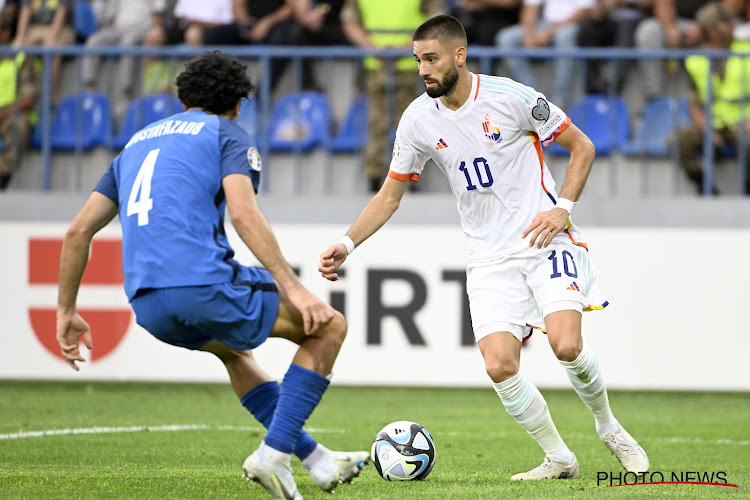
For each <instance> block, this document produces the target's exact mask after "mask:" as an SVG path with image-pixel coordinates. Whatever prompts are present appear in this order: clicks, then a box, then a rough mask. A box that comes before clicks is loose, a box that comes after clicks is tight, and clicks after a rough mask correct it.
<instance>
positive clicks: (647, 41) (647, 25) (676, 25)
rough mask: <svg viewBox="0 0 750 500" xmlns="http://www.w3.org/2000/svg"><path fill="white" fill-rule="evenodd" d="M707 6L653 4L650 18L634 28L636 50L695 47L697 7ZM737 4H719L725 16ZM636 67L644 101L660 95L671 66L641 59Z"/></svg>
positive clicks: (690, 1) (698, 2)
mask: <svg viewBox="0 0 750 500" xmlns="http://www.w3.org/2000/svg"><path fill="white" fill-rule="evenodd" d="M740 1H742V0H740ZM711 2H712V0H680V1H677V0H654V17H652V18H649V19H645V20H644V21H642V22H641V23H640V24H639V25H638V27H637V28H636V31H635V45H636V47H637V48H639V49H653V50H663V49H667V48H675V49H684V48H691V47H697V46H698V45H699V44H700V43H701V30H700V28H699V27H698V24H697V23H696V19H695V16H696V14H697V12H698V10H699V9H700V8H701V7H703V6H704V5H707V4H709V3H711ZM737 2H738V0H722V1H721V3H722V5H723V7H724V8H725V10H727V11H729V12H732V11H733V10H734V9H736V7H735V5H736V4H737ZM640 66H641V72H642V73H643V93H644V95H645V96H646V99H647V100H648V99H651V98H654V97H659V96H662V95H664V94H665V93H666V85H665V69H667V68H672V67H673V66H674V65H673V64H671V63H667V64H666V65H665V63H664V61H663V60H661V59H644V60H642V61H641V62H640ZM674 67H675V69H676V66H674Z"/></svg>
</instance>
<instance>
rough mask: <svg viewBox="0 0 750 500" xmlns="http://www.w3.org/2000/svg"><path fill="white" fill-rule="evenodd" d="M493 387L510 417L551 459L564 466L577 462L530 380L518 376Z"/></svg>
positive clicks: (519, 374)
mask: <svg viewBox="0 0 750 500" xmlns="http://www.w3.org/2000/svg"><path fill="white" fill-rule="evenodd" d="M492 385H493V387H494V388H495V392H497V395H498V396H500V400H501V401H502V402H503V406H505V409H506V410H508V413H510V414H511V416H512V417H513V418H514V419H516V422H518V424H519V425H520V426H521V427H523V428H524V429H526V432H528V433H529V434H531V436H532V437H533V438H534V439H535V440H536V442H537V443H539V446H541V447H542V449H543V450H544V453H545V454H546V455H547V456H548V457H550V458H552V459H554V460H555V461H556V462H562V463H570V462H572V461H573V453H572V452H571V451H570V450H569V449H568V447H567V446H566V445H565V443H564V442H563V440H562V438H561V437H560V433H559V432H557V428H556V427H555V424H554V423H553V422H552V417H550V414H549V410H548V409H547V402H546V401H544V398H543V397H542V394H541V393H540V392H539V390H538V389H537V388H536V387H535V386H534V384H532V383H531V381H530V380H529V379H528V378H526V377H525V376H523V375H522V374H521V373H517V374H516V375H514V376H513V377H511V378H509V379H508V380H504V381H503V382H500V383H499V384H492Z"/></svg>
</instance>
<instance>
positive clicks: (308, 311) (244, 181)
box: [221, 173, 333, 335]
mask: <svg viewBox="0 0 750 500" xmlns="http://www.w3.org/2000/svg"><path fill="white" fill-rule="evenodd" d="M221 182H222V187H223V189H224V194H225V196H226V199H227V209H228V210H229V217H230V218H231V220H232V224H233V225H234V228H235V229H236V230H237V233H238V234H239V235H240V238H242V241H244V242H245V244H246V245H247V246H248V248H249V249H250V251H251V252H253V255H255V257H257V258H258V260H259V261H260V262H261V264H263V267H265V268H266V269H267V270H268V272H270V273H271V275H272V276H273V278H274V279H275V280H276V282H277V283H278V285H279V286H280V287H281V288H283V289H284V290H285V291H286V293H287V295H288V296H289V300H290V301H291V302H292V304H294V306H295V307H296V308H297V309H299V311H300V313H301V314H302V318H303V321H304V329H305V333H306V334H308V335H309V334H311V333H314V332H315V331H316V330H317V329H318V328H320V327H321V326H322V325H324V324H326V323H328V322H329V321H331V319H332V318H333V309H332V308H331V307H330V306H329V305H328V304H326V303H325V302H323V301H322V300H320V299H319V298H318V297H316V296H315V295H313V294H312V293H310V292H309V291H308V290H307V289H306V288H305V287H304V286H302V283H300V281H299V280H298V279H297V275H295V274H294V271H293V270H292V268H291V267H290V266H289V264H288V263H287V261H286V260H285V259H284V256H283V255H282V254H281V249H280V248H279V244H278V242H277V241H276V237H275V236H274V234H273V232H272V231H271V227H270V226H269V225H268V222H267V221H266V218H265V216H263V213H262V212H261V211H260V207H259V206H258V200H257V198H256V196H255V189H254V187H253V182H252V180H251V179H250V177H248V176H247V175H244V174H241V173H236V174H230V175H227V176H225V177H224V178H223V179H222V181H221Z"/></svg>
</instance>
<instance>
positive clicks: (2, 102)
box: [0, 52, 37, 125]
mask: <svg viewBox="0 0 750 500" xmlns="http://www.w3.org/2000/svg"><path fill="white" fill-rule="evenodd" d="M25 61H26V54H24V53H23V52H20V53H18V54H17V55H16V58H15V60H13V59H5V60H3V61H0V108H4V107H5V106H11V105H13V103H14V102H15V101H16V99H17V97H18V96H17V95H16V83H17V79H18V76H19V73H20V72H21V71H22V68H23V63H24V62H25ZM28 113H29V119H30V120H31V124H32V125H35V124H36V122H37V113H36V110H34V109H32V110H30V111H28Z"/></svg>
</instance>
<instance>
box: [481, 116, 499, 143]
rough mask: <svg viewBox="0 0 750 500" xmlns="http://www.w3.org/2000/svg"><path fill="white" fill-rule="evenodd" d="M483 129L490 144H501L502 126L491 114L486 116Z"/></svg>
mask: <svg viewBox="0 0 750 500" xmlns="http://www.w3.org/2000/svg"><path fill="white" fill-rule="evenodd" d="M482 129H484V136H485V137H486V138H487V140H488V141H489V142H497V143H500V141H502V140H503V136H502V135H501V134H500V125H499V124H498V123H497V120H495V119H494V118H492V115H491V114H489V113H487V114H486V115H484V121H483V122H482Z"/></svg>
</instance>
